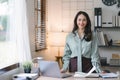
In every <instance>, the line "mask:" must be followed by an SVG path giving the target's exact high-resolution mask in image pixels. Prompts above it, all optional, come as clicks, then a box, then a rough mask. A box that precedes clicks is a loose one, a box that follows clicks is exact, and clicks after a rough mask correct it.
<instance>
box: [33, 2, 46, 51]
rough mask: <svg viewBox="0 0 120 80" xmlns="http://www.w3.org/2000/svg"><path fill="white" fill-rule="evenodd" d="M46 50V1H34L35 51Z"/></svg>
mask: <svg viewBox="0 0 120 80" xmlns="http://www.w3.org/2000/svg"><path fill="white" fill-rule="evenodd" d="M45 48H46V0H35V49H36V51H39V50H42V49H45Z"/></svg>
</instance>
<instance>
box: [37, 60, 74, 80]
mask: <svg viewBox="0 0 120 80" xmlns="http://www.w3.org/2000/svg"><path fill="white" fill-rule="evenodd" d="M38 63H39V68H40V72H41V75H42V76H47V77H55V78H66V77H70V76H72V75H71V74H69V73H61V72H60V68H59V65H58V63H57V62H56V61H44V60H40V61H38Z"/></svg>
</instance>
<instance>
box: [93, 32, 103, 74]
mask: <svg viewBox="0 0 120 80" xmlns="http://www.w3.org/2000/svg"><path fill="white" fill-rule="evenodd" d="M97 40H98V39H97V35H96V33H95V32H94V33H93V41H92V51H91V52H92V53H91V54H92V55H91V59H92V65H93V66H95V67H96V72H97V73H100V72H101V65H100V55H99V52H98V44H97Z"/></svg>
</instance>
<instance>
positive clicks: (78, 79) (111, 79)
mask: <svg viewBox="0 0 120 80" xmlns="http://www.w3.org/2000/svg"><path fill="white" fill-rule="evenodd" d="M37 80H120V79H118V78H106V79H102V78H74V77H68V78H52V77H43V76H40V77H39V78H38V79H37Z"/></svg>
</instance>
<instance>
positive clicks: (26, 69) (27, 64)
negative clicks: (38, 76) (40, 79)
mask: <svg viewBox="0 0 120 80" xmlns="http://www.w3.org/2000/svg"><path fill="white" fill-rule="evenodd" d="M23 68H24V72H25V73H30V72H31V69H32V62H29V61H26V62H24V63H23Z"/></svg>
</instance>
